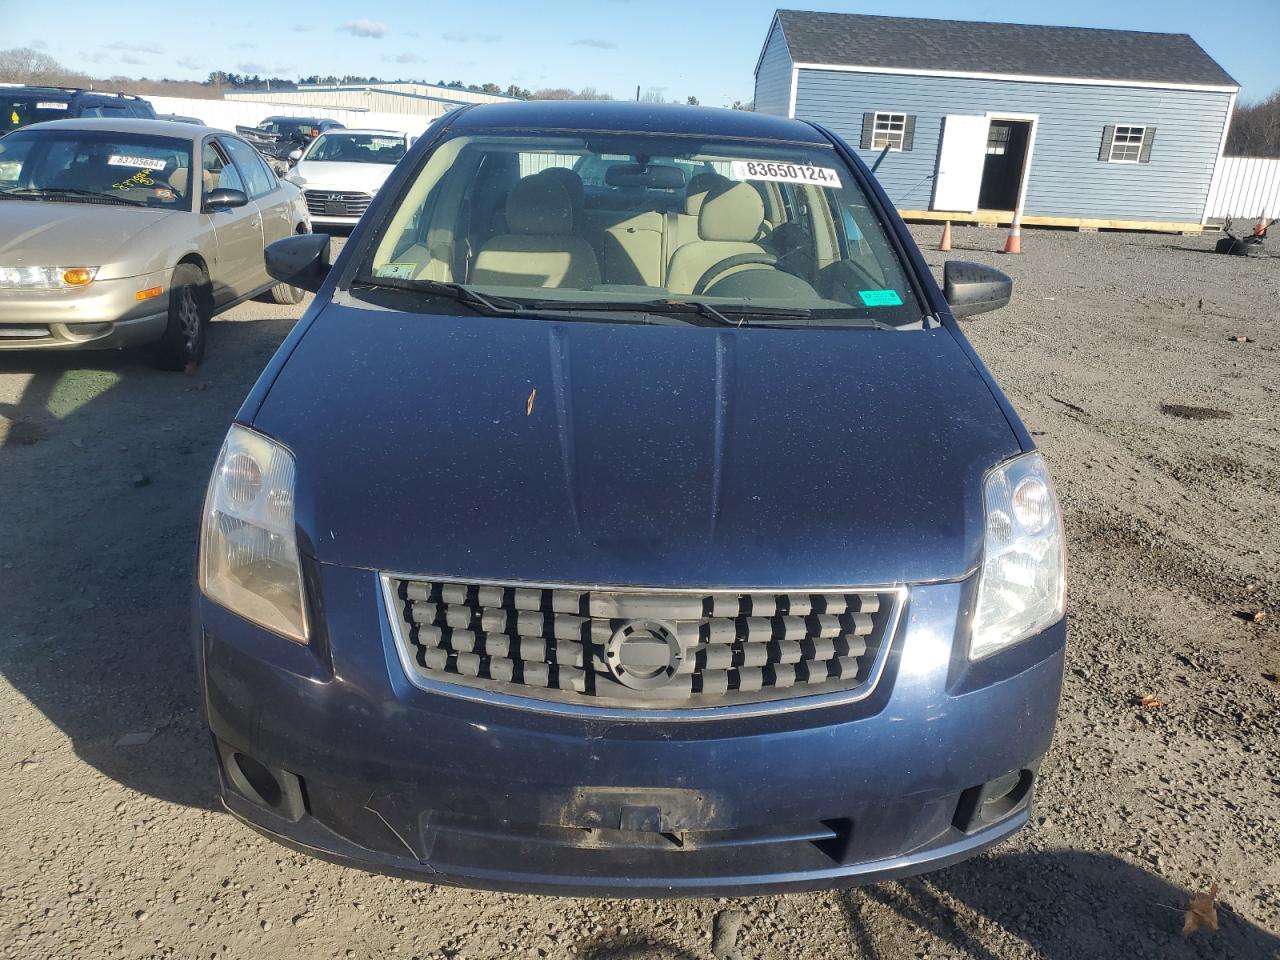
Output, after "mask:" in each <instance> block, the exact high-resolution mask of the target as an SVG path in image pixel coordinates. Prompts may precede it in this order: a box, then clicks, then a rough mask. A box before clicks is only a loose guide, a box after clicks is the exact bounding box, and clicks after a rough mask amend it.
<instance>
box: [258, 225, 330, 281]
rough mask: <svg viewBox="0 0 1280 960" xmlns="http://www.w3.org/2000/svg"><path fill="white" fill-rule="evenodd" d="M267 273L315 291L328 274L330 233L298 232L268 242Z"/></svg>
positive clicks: (277, 278)
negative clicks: (270, 242)
mask: <svg viewBox="0 0 1280 960" xmlns="http://www.w3.org/2000/svg"><path fill="white" fill-rule="evenodd" d="M266 258H267V273H269V274H271V276H272V277H273V278H274V279H276V280H279V281H280V282H281V283H287V284H289V285H290V286H294V287H301V288H302V289H303V290H310V291H311V292H312V293H315V292H316V291H317V290H319V289H320V285H321V284H323V283H324V278H325V277H327V276H328V275H329V266H330V264H329V235H328V234H327V233H299V234H297V235H295V236H292V237H285V238H284V239H283V240H277V241H276V242H275V243H272V244H270V245H268V247H267V249H266Z"/></svg>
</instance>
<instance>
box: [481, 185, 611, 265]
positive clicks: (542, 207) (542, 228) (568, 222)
mask: <svg viewBox="0 0 1280 960" xmlns="http://www.w3.org/2000/svg"><path fill="white" fill-rule="evenodd" d="M506 212H507V229H508V231H510V232H508V233H506V234H503V235H501V236H497V237H494V238H493V239H492V240H489V241H487V242H486V243H485V244H484V246H482V247H481V248H480V252H479V253H478V254H477V255H476V261H475V265H474V266H473V267H472V268H471V278H470V279H471V282H472V283H475V284H481V285H483V284H494V285H501V286H508V287H565V288H568V289H574V290H584V289H589V288H590V287H593V286H595V285H596V284H598V283H599V282H600V265H599V263H598V262H597V261H596V255H595V251H593V250H592V249H591V245H590V244H588V243H587V242H586V241H585V240H583V239H582V238H581V237H578V236H576V235H575V234H574V232H573V228H574V222H573V199H572V197H571V196H570V195H569V190H568V189H567V188H566V187H565V186H564V184H563V183H562V182H561V181H560V180H558V179H556V178H554V177H546V176H542V175H540V174H534V175H533V176H531V177H525V178H524V179H523V180H521V181H519V182H518V183H517V184H516V185H515V186H514V187H512V188H511V193H510V195H509V196H508V197H507V210H506Z"/></svg>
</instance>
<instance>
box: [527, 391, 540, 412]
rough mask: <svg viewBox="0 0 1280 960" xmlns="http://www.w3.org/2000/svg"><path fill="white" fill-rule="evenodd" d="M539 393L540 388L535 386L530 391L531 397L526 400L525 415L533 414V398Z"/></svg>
mask: <svg viewBox="0 0 1280 960" xmlns="http://www.w3.org/2000/svg"><path fill="white" fill-rule="evenodd" d="M537 395H538V388H537V387H534V388H533V389H532V390H530V391H529V399H528V400H526V401H525V402H524V415H525V416H526V417H531V416H533V400H534V398H535V397H536V396H537Z"/></svg>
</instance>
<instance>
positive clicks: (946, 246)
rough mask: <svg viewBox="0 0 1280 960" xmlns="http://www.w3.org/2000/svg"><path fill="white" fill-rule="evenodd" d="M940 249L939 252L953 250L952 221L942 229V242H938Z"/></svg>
mask: <svg viewBox="0 0 1280 960" xmlns="http://www.w3.org/2000/svg"><path fill="white" fill-rule="evenodd" d="M938 249H939V250H950V249H951V221H950V220H948V221H947V223H946V225H945V226H944V227H943V228H942V240H940V241H939V242H938Z"/></svg>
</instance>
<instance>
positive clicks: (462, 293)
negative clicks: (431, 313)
mask: <svg viewBox="0 0 1280 960" xmlns="http://www.w3.org/2000/svg"><path fill="white" fill-rule="evenodd" d="M354 285H355V286H359V287H373V288H375V289H376V288H378V287H386V288H389V289H391V290H405V291H408V292H410V293H427V294H431V295H433V296H437V297H448V298H449V299H451V300H457V301H458V302H459V303H464V304H466V305H467V306H468V307H471V308H472V309H474V310H477V311H479V312H480V313H487V314H491V315H493V316H501V315H503V314H509V313H516V312H519V310H520V309H521V306H520V304H519V303H517V302H516V301H515V300H508V299H507V298H506V297H487V296H485V295H484V294H481V293H477V292H476V291H474V290H472V289H471V288H470V287H467V286H464V285H463V284H461V283H450V282H449V281H447V280H406V279H404V278H403V277H366V278H363V279H360V280H357V281H356V283H355V284H354Z"/></svg>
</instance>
